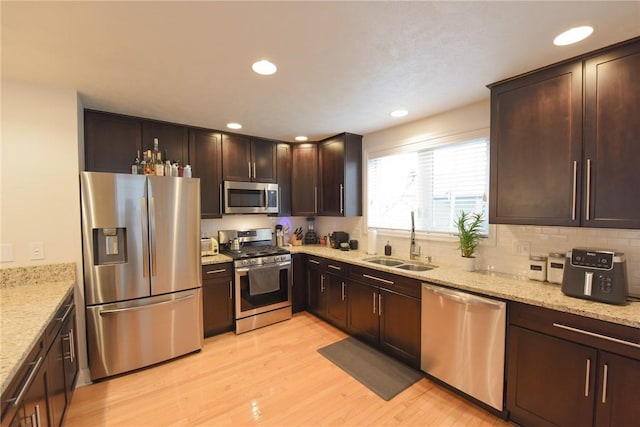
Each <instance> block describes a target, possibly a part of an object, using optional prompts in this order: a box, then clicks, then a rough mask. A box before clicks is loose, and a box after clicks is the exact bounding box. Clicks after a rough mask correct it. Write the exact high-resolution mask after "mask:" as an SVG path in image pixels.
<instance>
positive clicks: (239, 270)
mask: <svg viewBox="0 0 640 427" xmlns="http://www.w3.org/2000/svg"><path fill="white" fill-rule="evenodd" d="M267 265H270V264H267ZM277 265H278V267H289V266H291V261H285V262H279V263H278V264H277ZM260 267H263V266H261V265H252V266H251V267H241V268H236V273H246V272H247V271H249V270H250V269H251V268H260Z"/></svg>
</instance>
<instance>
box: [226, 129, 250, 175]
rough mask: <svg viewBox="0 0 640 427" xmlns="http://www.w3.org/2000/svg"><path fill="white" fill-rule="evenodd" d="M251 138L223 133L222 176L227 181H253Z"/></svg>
mask: <svg viewBox="0 0 640 427" xmlns="http://www.w3.org/2000/svg"><path fill="white" fill-rule="evenodd" d="M252 176H253V166H252V164H251V139H250V138H249V137H248V136H245V135H236V134H226V133H225V134H222V177H223V179H224V180H225V181H251V177H252Z"/></svg>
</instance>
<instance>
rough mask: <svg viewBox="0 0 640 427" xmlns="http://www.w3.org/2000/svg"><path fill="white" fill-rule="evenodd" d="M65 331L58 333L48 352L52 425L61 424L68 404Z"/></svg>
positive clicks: (48, 388)
mask: <svg viewBox="0 0 640 427" xmlns="http://www.w3.org/2000/svg"><path fill="white" fill-rule="evenodd" d="M63 338H64V331H63V330H60V331H59V332H58V334H57V335H56V337H55V339H54V341H53V344H51V348H50V349H49V352H48V353H47V396H48V405H49V413H50V416H51V425H52V426H59V425H60V422H61V421H62V417H63V415H64V411H65V408H66V406H67V395H66V388H65V373H64V364H65V363H64V362H65V361H64V356H65V354H64V353H65V351H64V348H65V347H67V346H66V345H65V343H64V341H63Z"/></svg>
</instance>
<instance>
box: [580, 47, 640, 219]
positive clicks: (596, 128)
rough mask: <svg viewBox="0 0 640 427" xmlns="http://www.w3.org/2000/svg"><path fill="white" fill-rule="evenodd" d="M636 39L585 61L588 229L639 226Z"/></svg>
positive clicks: (639, 60) (639, 55)
mask: <svg viewBox="0 0 640 427" xmlns="http://www.w3.org/2000/svg"><path fill="white" fill-rule="evenodd" d="M638 76H640V42H636V43H634V44H631V45H627V46H624V47H621V48H618V49H615V50H613V51H611V52H609V53H606V54H603V55H601V56H598V57H595V58H593V59H589V60H587V61H585V135H584V154H585V166H584V170H585V174H586V178H585V189H584V200H585V210H584V212H583V225H585V226H589V227H611V228H640V197H638V188H637V187H638V183H640V167H638V159H640V143H639V141H640V120H638V118H640V79H638Z"/></svg>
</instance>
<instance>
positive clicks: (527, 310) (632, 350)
mask: <svg viewBox="0 0 640 427" xmlns="http://www.w3.org/2000/svg"><path fill="white" fill-rule="evenodd" d="M509 324H510V325H516V326H521V327H523V328H527V329H531V330H534V331H538V332H542V333H545V334H548V335H552V336H556V337H559V338H564V339H566V340H570V341H573V342H576V343H580V344H585V345H589V346H593V347H597V348H600V349H603V350H607V351H611V352H614V353H618V354H621V355H625V356H628V357H632V358H634V359H638V360H640V330H639V329H636V328H632V327H630V326H624V325H617V324H614V323H609V322H605V321H602V320H597V319H591V318H588V317H582V316H577V315H574V314H569V313H563V312H560V311H556V310H550V309H547V308H542V307H536V306H532V305H528V304H522V303H517V302H510V303H509Z"/></svg>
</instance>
